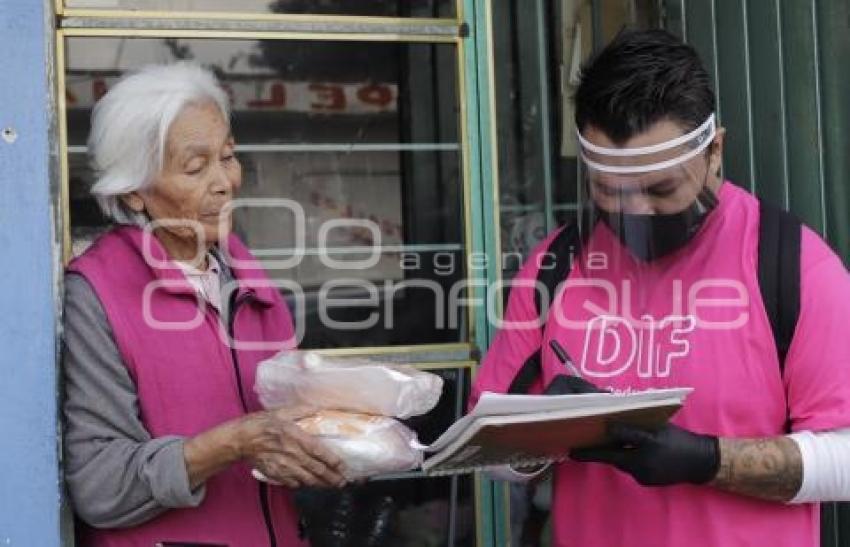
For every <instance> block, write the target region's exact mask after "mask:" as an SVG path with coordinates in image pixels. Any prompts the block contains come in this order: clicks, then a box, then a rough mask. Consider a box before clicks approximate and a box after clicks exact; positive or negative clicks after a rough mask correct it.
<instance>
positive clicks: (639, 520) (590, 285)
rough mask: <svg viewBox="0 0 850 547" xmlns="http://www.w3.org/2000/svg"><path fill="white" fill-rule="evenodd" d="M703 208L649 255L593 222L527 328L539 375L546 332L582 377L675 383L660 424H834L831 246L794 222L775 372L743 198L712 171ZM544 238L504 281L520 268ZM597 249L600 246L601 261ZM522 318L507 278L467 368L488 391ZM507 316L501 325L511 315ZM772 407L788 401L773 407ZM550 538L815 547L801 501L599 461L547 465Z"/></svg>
mask: <svg viewBox="0 0 850 547" xmlns="http://www.w3.org/2000/svg"><path fill="white" fill-rule="evenodd" d="M718 197H719V205H718V207H717V209H716V210H715V211H714V212H712V213H711V214H710V215H709V217H708V219H707V220H706V223H705V225H704V226H703V227H702V229H701V230H700V232H699V233H698V234H697V236H696V237H695V238H694V240H693V241H692V242H691V243H690V244H688V245H687V246H686V247H685V248H683V249H681V250H679V251H677V252H675V253H673V254H672V255H670V256H667V257H664V258H663V259H661V260H658V261H654V262H651V263H641V262H638V261H636V260H634V259H633V258H632V257H631V256H630V255H628V254H627V253H625V252H624V251H623V249H622V247H621V246H620V243H619V241H618V240H617V239H616V237H615V236H614V235H613V234H612V233H611V232H610V231H609V230H608V229H607V228H605V227H604V226H599V227H597V229H596V230H595V232H594V234H593V235H592V237H591V240H590V242H589V245H587V246H586V247H585V249H586V251H585V252H588V253H598V254H594V255H588V256H586V258H587V259H588V260H587V261H586V266H587V267H586V268H584V269H583V271H582V270H580V269H579V268H573V270H572V272H571V273H570V275H569V278H568V283H567V288H566V290H565V291H563V292H562V293H561V294H559V295H558V296H557V297H556V299H555V303H554V304H553V306H552V310H551V311H550V315H549V318H548V321H547V324H546V328H545V330H544V333H543V348H546V349H544V351H543V352H542V354H543V359H542V364H543V378H542V383H541V382H538V383H537V385H536V386H534V388H533V390H539V389H540V386H542V385H546V384H547V383H548V382H549V381H550V380H551V378H552V377H553V376H554V375H555V374H557V373H566V372H565V369H564V367H563V365H561V364H560V363H559V362H558V361H557V359H556V358H555V356H554V355H553V354H552V351H551V350H548V351H547V349H548V340H550V339H551V338H556V339H557V340H558V341H559V342H560V343H561V345H562V346H563V347H564V348H566V349H567V351H568V353H569V354H570V355H571V356H572V358H573V360H574V361H575V362H576V364H577V365H578V366H579V368H580V369H581V371H582V374H583V375H584V376H585V378H587V379H588V380H590V381H593V382H594V383H596V384H597V385H599V386H604V387H611V388H616V389H626V388H632V389H646V388H652V387H677V386H690V387H693V388H694V392H693V393H692V394H691V396H690V397H689V398H688V400H687V402H686V404H685V407H684V408H682V410H681V411H680V412H679V413H678V414H677V415H676V416H675V417H674V418H673V422H674V423H676V424H678V425H680V426H682V427H685V428H688V429H690V430H692V431H695V432H699V433H710V434H715V435H720V436H726V437H738V438H742V437H769V436H775V435H781V434H783V433H784V426H785V422H786V418H787V417H788V416H790V419H791V424H792V429H793V430H796V431H799V430H813V431H817V430H827V429H834V428H840V427H848V426H850V366H848V364H850V344H848V343H847V340H848V338H850V306H848V303H850V277H848V274H847V271H846V270H845V268H844V266H843V265H842V263H841V261H840V259H839V258H838V257H837V256H836V255H835V254H834V253H833V252H832V251H831V250H830V249H829V247H828V246H827V245H826V244H825V243H824V242H823V241H822V240H821V239H820V238H819V237H818V236H817V235H816V234H815V233H814V232H812V231H811V230H809V229H804V232H803V237H802V257H801V261H802V262H801V303H800V308H801V311H800V317H799V322H798V324H797V330H796V333H795V336H794V341H793V343H792V345H791V348H790V350H789V352H788V356H787V359H786V364H785V375H784V379H783V378H782V377H781V376H780V369H779V363H778V359H777V354H776V349H775V344H774V339H773V335H772V333H771V330H770V324H769V322H768V319H767V316H766V314H765V311H764V307H763V304H762V301H761V294H760V292H759V286H758V279H757V277H758V275H757V268H756V264H757V256H758V222H759V204H758V201H757V200H756V199H755V198H754V197H753V196H751V195H750V194H748V193H746V192H745V191H743V190H741V189H740V188H738V187H736V186H734V185H733V184H731V183H729V182H726V183H724V184H723V185H722V186H721V188H720V191H719V196H718ZM552 237H554V234H552V235H550V236H549V238H547V240H546V241H544V242H543V243H542V244H541V245H540V246H539V247H538V248H537V249H536V250H535V251H534V252H533V253H532V257H531V258H530V259H529V261H528V262H527V263H526V265H525V266H524V267H523V269H522V271H521V272H520V273H519V274H518V275H517V278H516V279H520V280H526V281H528V280H531V281H533V280H534V279H535V278H536V276H537V263H538V257H539V256H540V254H541V253H543V252H545V250H546V248H547V246H548V244H549V241H550V240H551V238H552ZM606 257H607V258H606ZM535 315H536V310H535V305H534V299H533V292H532V289H531V288H530V287H514V289H513V290H512V292H511V298H510V301H509V304H508V308H507V311H506V313H505V322H506V324H505V325H503V327H502V330H500V332H499V333H498V335H497V336H496V339H495V340H494V342H493V344H492V346H491V348H490V351H489V352H488V354H487V356H486V358H485V359H484V362H483V363H482V366H481V368H480V370H479V373H478V376H477V379H476V382H475V385H474V387H473V393H472V398H471V404H474V403H475V401H476V400H477V399H478V397H479V396H480V394H481V392H482V391H496V392H504V391H506V390H507V387H508V385H509V384H510V382H511V380H512V379H513V377H514V375H515V373H516V371H517V370H518V368H519V367H520V366H521V365H522V363H523V362H524V360H525V359H526V358H527V357H528V356H529V355H530V354H531V353H532V352H533V351H534V350H535V349H536V348H537V347H538V346H540V343H541V334H540V331H539V330H535V329H528V328H522V325H521V323H522V322H527V321H530V320H532V319H533V318H534V317H535ZM512 322H513V323H514V324H512ZM786 412H787V413H788V414H786ZM552 521H553V530H554V538H555V545H558V546H568V545H580V546H582V547H602V546H623V545H647V546H668V545H669V546H679V545H688V546H703V545H704V546H706V547H709V546H711V547H726V546H744V545H770V546H771V547H784V546H788V547H792V546H793V547H801V546H807V545H808V546H813V547H814V546H816V545H818V537H819V510H818V506H817V505H816V504H805V505H786V504H781V503H774V502H767V501H759V500H756V499H753V498H747V497H744V496H739V495H735V494H730V493H726V492H721V491H719V490H716V489H714V488H712V487H709V486H693V485H677V486H669V487H661V488H646V487H642V486H640V485H638V484H637V483H636V482H635V481H634V480H633V479H632V478H631V477H630V476H628V475H626V474H624V473H621V472H620V471H618V470H616V469H615V468H613V467H611V466H607V465H603V464H595V463H579V462H566V463H564V464H561V465H559V466H558V467H557V469H556V475H555V484H554V501H553V519H552Z"/></svg>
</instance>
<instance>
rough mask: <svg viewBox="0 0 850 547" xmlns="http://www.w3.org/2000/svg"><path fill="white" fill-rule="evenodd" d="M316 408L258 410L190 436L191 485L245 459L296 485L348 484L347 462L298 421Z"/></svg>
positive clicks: (186, 448) (187, 456)
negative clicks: (344, 473) (304, 428)
mask: <svg viewBox="0 0 850 547" xmlns="http://www.w3.org/2000/svg"><path fill="white" fill-rule="evenodd" d="M314 411H315V409H304V408H299V409H279V410H267V411H263V412H255V413H253V414H249V415H247V416H244V417H242V418H239V419H237V420H233V421H230V422H226V423H224V424H222V425H220V426H217V427H214V428H212V429H210V430H208V431H205V432H203V433H200V434H199V435H196V436H194V437H192V438H190V439H187V440H186V442H185V443H184V445H183V457H184V458H185V460H186V470H187V472H188V475H189V485H190V487H191V488H192V489H195V488H197V487H198V486H200V485H201V484H203V483H204V482H206V480H207V479H209V478H210V477H211V476H213V475H215V474H216V473H218V472H220V471H221V470H223V469H224V468H226V467H227V466H228V465H231V464H233V463H234V462H237V461H240V460H246V461H248V462H249V463H251V464H252V465H253V466H254V467H255V468H256V469H257V470H258V471H260V472H261V473H262V474H263V475H265V476H266V477H267V478H268V479H269V480H271V481H274V482H278V483H280V484H283V485H285V486H288V487H290V488H298V487H301V486H318V487H341V486H344V485H345V482H346V481H345V478H344V477H343V475H342V461H341V460H340V459H339V458H338V457H337V456H335V455H334V454H333V453H331V452H330V451H329V450H328V449H326V448H325V447H323V446H322V445H321V442H320V441H319V440H318V439H316V438H314V437H312V436H311V435H309V434H307V433H305V432H304V431H302V430H301V428H300V427H299V426H298V425H297V424H296V423H295V421H296V420H298V419H299V418H302V417H304V416H307V415H309V414H311V413H313V412H314Z"/></svg>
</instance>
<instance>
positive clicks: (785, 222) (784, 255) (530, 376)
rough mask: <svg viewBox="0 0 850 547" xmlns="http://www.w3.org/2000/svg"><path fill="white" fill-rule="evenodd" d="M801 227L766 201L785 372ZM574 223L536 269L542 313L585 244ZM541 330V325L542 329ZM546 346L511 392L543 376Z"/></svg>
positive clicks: (765, 252) (761, 263)
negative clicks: (546, 258) (542, 291)
mask: <svg viewBox="0 0 850 547" xmlns="http://www.w3.org/2000/svg"><path fill="white" fill-rule="evenodd" d="M801 228H802V225H801V223H800V221H799V219H797V217H795V216H794V215H792V214H791V213H789V212H787V211H784V210H782V209H779V208H777V207H774V206H772V205H769V204H767V203H765V202H763V201H762V202H761V206H760V221H759V250H758V278H759V289H760V290H761V296H762V301H763V302H764V307H765V311H766V312H767V317H768V318H769V319H770V326H771V329H772V331H773V338H774V340H775V342H776V351H777V354H778V356H779V373H780V374H782V373H783V372H784V370H785V356H786V355H787V353H788V348H789V346H790V345H791V339H792V338H793V336H794V329H795V328H796V326H797V317H798V316H799V315H800V234H801ZM580 241H581V240H580V238H579V233H578V228H577V226H576V225H575V224H570V225H568V226H566V227H564V229H563V230H561V232H560V233H559V234H558V235H557V236H556V237H555V238H554V239H553V240H552V242H551V243H550V244H549V247H548V249H547V252H548V254H547V255H546V256H547V257H548V258H549V259H550V261H549V262H548V263H546V264H544V265H545V266H546V267H541V268H540V269H539V270H538V272H537V281H538V283H542V285H543V286H544V287H546V292H545V293H544V294H545V295H546V297H547V298H548V299H549V301H548V302H547V305H546V306H545V307H544V306H543V302H542V300H541V298H542V297H541V294H540V292H539V291H535V305H536V308H537V313H538V315H539V314H540V313H542V310H543V309H548V308H549V306H550V305H551V303H552V299H553V298H554V296H555V293H556V289H557V287H558V285H559V284H560V283H561V282H562V281H564V280H565V279H566V278H567V275H568V274H569V272H570V268H571V266H572V258H573V257H574V256H577V255H578V249H579V248H580ZM541 328H542V327H541ZM540 356H541V348H537V350H536V351H535V352H534V353H533V354H531V356H529V357H528V359H526V361H525V362H524V363H523V364H522V367H520V369H519V371H518V372H517V374H516V376H515V377H514V379H513V381H512V382H511V385H510V387H509V388H508V393H527V392H528V390H529V389H530V388H531V386H532V384H533V383H534V381H535V380H536V379H537V378H538V377H539V376H540V374H541V361H540Z"/></svg>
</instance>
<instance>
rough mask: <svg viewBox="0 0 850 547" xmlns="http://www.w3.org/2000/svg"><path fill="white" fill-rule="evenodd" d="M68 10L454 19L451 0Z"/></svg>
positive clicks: (98, 5)
mask: <svg viewBox="0 0 850 547" xmlns="http://www.w3.org/2000/svg"><path fill="white" fill-rule="evenodd" d="M65 5H66V6H67V7H69V8H90V9H131V10H145V11H198V12H203V11H212V12H232V11H238V12H240V13H310V14H327V15H368V16H381V17H454V16H455V0H356V1H352V0H240V1H239V2H233V0H65Z"/></svg>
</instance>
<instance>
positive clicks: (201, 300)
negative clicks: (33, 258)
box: [64, 64, 344, 547]
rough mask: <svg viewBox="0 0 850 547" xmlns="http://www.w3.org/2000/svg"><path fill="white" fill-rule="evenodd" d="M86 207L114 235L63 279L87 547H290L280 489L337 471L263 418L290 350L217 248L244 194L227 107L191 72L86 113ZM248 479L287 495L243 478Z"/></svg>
mask: <svg viewBox="0 0 850 547" xmlns="http://www.w3.org/2000/svg"><path fill="white" fill-rule="evenodd" d="M89 152H90V154H91V157H92V160H93V165H94V167H95V170H96V172H97V175H98V180H97V183H96V184H95V185H94V187H93V188H92V193H93V194H94V195H95V197H96V198H97V200H98V203H99V204H100V206H101V208H102V209H103V211H104V213H105V214H106V215H108V216H109V217H110V218H111V219H112V220H113V221H115V223H116V226H115V227H114V228H113V229H112V230H110V231H109V232H108V233H106V234H105V235H103V236H102V237H100V238H99V239H98V240H97V241H96V242H95V243H94V244H93V245H92V247H91V248H90V249H89V250H88V251H86V252H85V253H84V254H83V255H82V256H80V257H78V258H77V259H75V260H74V261H73V262H71V264H70V265H69V267H68V271H67V274H66V278H65V281H66V283H65V285H66V294H65V344H66V351H65V359H64V368H65V393H66V400H65V404H64V412H65V418H66V429H65V475H66V479H67V483H68V488H69V490H70V494H71V499H72V501H73V505H74V508H75V509H76V513H77V515H78V516H79V518H80V519H81V520H83V521H84V522H85V525H83V526H81V530H80V532H81V535H82V538H81V539H82V541H81V544H82V545H86V546H101V545H104V546H131V545H132V546H142V545H144V546H146V547H147V546H152V545H163V546H167V545H217V546H221V545H227V546H230V547H235V546H245V547H258V546H262V545H272V546H274V545H277V546H293V545H301V544H302V542H303V540H302V539H300V535H299V530H298V528H299V526H298V517H297V515H296V511H295V508H294V506H293V503H292V496H291V493H292V491H291V488H297V487H300V486H319V487H337V486H341V485H342V484H344V479H343V476H342V470H341V463H340V461H339V459H338V458H336V457H335V456H333V455H332V454H330V453H328V452H326V451H325V450H323V449H322V447H321V446H320V445H318V444H317V442H316V441H315V440H314V439H313V438H311V437H310V436H308V435H306V434H305V433H304V432H302V431H301V430H300V429H299V428H298V426H297V425H295V424H294V423H293V420H294V419H296V418H297V417H298V416H299V410H298V409H283V410H278V411H263V410H262V409H261V407H260V405H259V403H258V401H257V398H256V396H255V395H254V392H253V389H252V388H253V384H254V376H255V369H256V366H257V364H258V362H260V361H261V360H262V359H265V358H267V357H269V356H270V355H272V354H273V353H275V351H277V350H279V349H281V348H283V347H291V346H292V339H293V338H294V335H293V328H292V321H291V318H290V316H289V313H288V311H287V308H286V306H285V304H284V302H283V301H282V299H281V297H280V294H279V293H278V292H277V291H276V290H274V288H272V287H271V286H270V284H269V283H268V279H267V278H266V277H265V275H264V273H263V272H262V269H261V268H260V266H259V265H258V264H257V262H256V261H255V260H254V258H253V257H252V256H251V254H250V253H249V252H248V250H247V249H246V248H245V246H244V245H243V244H242V243H241V242H240V241H239V240H238V239H237V238H236V236H234V235H233V234H231V233H230V226H231V223H230V216H229V214H228V209H229V207H228V205H229V203H230V202H231V200H232V199H233V195H234V193H235V192H236V191H237V190H238V189H239V185H240V183H241V168H240V165H239V161H238V160H237V159H236V156H235V155H234V142H233V136H232V135H231V132H230V125H229V112H228V107H227V100H226V96H225V94H224V93H223V91H222V89H221V88H220V87H219V86H218V85H217V83H216V81H215V79H214V78H213V76H212V75H211V74H210V73H208V72H207V71H206V70H204V69H202V68H200V67H198V66H195V65H191V64H176V65H169V66H154V67H148V68H146V69H143V70H141V71H140V72H137V73H135V74H132V75H130V76H127V77H125V78H124V79H123V80H121V81H120V82H119V83H118V84H116V85H115V86H114V88H113V89H112V90H111V91H110V92H109V93H107V94H106V95H105V96H104V97H103V99H101V101H100V102H99V103H98V104H97V106H96V108H95V110H94V114H93V117H92V132H91V136H90V139H89ZM252 468H255V469H257V470H259V471H260V472H262V473H263V474H264V475H266V477H268V478H269V479H271V480H273V481H275V482H277V483H280V484H281V485H283V486H270V485H267V484H265V483H261V482H257V481H256V480H255V479H254V478H252V474H251V469H252Z"/></svg>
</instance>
